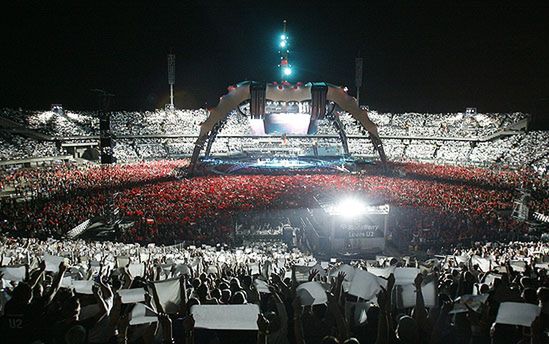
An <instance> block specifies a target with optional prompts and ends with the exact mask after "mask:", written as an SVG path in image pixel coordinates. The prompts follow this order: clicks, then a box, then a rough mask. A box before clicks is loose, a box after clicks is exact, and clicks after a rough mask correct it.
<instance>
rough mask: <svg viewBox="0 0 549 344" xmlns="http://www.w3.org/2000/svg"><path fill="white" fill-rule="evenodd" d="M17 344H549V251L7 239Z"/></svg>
mask: <svg viewBox="0 0 549 344" xmlns="http://www.w3.org/2000/svg"><path fill="white" fill-rule="evenodd" d="M0 240H1V242H0V252H2V261H1V262H0V276H1V277H2V279H1V281H2V285H1V286H0V287H1V293H0V326H1V334H2V340H3V341H6V343H14V344H18V343H46V344H48V343H52V344H60V343H63V344H80V343H97V344H99V343H185V344H192V343H204V344H210V343H221V344H224V343H261V344H265V343H269V344H270V343H297V344H303V343H323V344H324V343H325V344H333V343H348V344H351V343H353V344H354V343H362V344H365V343H378V344H385V343H401V344H418V343H432V344H438V343H456V344H457V343H512V344H517V343H532V344H539V343H546V342H547V340H548V339H549V337H548V334H549V310H548V307H549V279H548V277H547V266H548V263H547V258H548V254H549V246H547V244H542V243H539V242H509V243H506V244H503V243H497V242H489V243H485V244H481V243H475V244H474V245H472V246H470V247H468V248H462V249H455V250H451V251H448V252H439V253H441V254H435V255H430V256H429V257H427V258H426V259H419V258H417V257H414V256H403V257H387V256H377V257H375V259H371V260H364V259H355V260H353V261H346V262H342V261H338V260H337V259H331V260H330V261H323V260H321V259H317V258H315V257H314V256H312V255H310V254H308V253H304V252H302V251H300V250H299V249H296V248H293V249H289V248H288V247H286V246H285V245H284V244H273V243H269V244H264V243H256V244H255V245H251V246H246V247H233V248H230V247H228V246H226V245H223V244H218V245H215V246H208V245H202V246H201V247H200V246H199V247H197V246H186V247H184V246H182V245H176V246H156V245H152V244H150V245H147V246H140V245H138V244H121V243H112V242H101V243H100V242H83V241H56V240H51V239H50V240H47V241H39V240H36V239H13V238H9V237H2V238H1V239H0Z"/></svg>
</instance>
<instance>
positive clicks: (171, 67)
mask: <svg viewBox="0 0 549 344" xmlns="http://www.w3.org/2000/svg"><path fill="white" fill-rule="evenodd" d="M168 84H170V105H169V108H170V110H172V111H173V110H174V109H175V106H174V104H173V85H174V84H175V54H174V53H173V50H172V51H170V53H169V54H168Z"/></svg>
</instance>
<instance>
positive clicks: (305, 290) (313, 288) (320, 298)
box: [296, 281, 328, 306]
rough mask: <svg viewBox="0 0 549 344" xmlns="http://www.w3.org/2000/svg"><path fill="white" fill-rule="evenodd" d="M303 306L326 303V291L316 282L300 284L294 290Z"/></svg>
mask: <svg viewBox="0 0 549 344" xmlns="http://www.w3.org/2000/svg"><path fill="white" fill-rule="evenodd" d="M296 293H297V296H299V300H300V301H301V304H302V305H303V306H311V305H319V304H323V303H326V302H328V296H327V295H326V290H325V289H324V288H323V287H322V285H321V284H320V283H318V282H314V281H313V282H307V283H303V284H300V285H299V286H298V287H297V290H296Z"/></svg>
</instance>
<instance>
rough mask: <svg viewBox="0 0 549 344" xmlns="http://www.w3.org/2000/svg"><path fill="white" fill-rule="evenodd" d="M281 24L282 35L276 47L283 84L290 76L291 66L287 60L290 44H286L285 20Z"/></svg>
mask: <svg viewBox="0 0 549 344" xmlns="http://www.w3.org/2000/svg"><path fill="white" fill-rule="evenodd" d="M282 23H283V27H282V34H281V35H280V42H279V45H278V46H279V48H280V49H279V51H278V53H279V55H280V64H279V65H278V67H279V68H280V76H281V78H280V79H281V81H282V82H285V81H287V80H288V78H289V77H290V76H291V75H292V66H291V65H290V62H289V59H288V58H289V55H290V50H289V46H290V44H289V43H288V41H289V39H288V33H287V32H286V19H284V21H283V22H282Z"/></svg>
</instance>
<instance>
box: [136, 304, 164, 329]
mask: <svg viewBox="0 0 549 344" xmlns="http://www.w3.org/2000/svg"><path fill="white" fill-rule="evenodd" d="M157 316H158V314H157V313H156V312H155V311H154V310H152V309H151V308H149V307H147V306H145V305H144V304H142V303H136V304H135V306H134V307H133V309H132V312H131V314H130V325H141V324H148V323H152V322H157V321H158V317H157Z"/></svg>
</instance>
